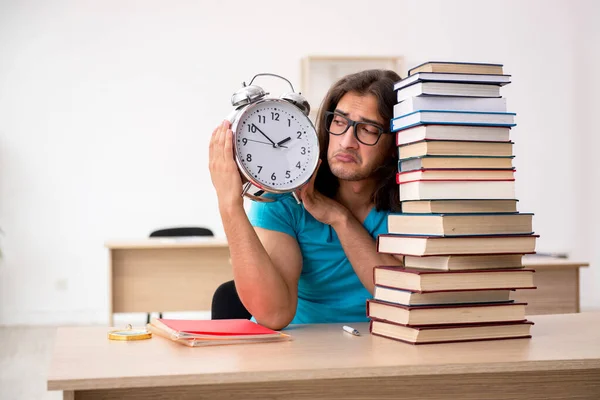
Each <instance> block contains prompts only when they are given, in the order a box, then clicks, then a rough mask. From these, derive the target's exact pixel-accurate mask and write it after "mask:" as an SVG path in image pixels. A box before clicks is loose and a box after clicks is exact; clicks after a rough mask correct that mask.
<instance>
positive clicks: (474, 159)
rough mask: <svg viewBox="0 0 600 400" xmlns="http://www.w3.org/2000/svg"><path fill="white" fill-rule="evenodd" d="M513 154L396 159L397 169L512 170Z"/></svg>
mask: <svg viewBox="0 0 600 400" xmlns="http://www.w3.org/2000/svg"><path fill="white" fill-rule="evenodd" d="M513 158H514V156H507V157H484V156H419V157H412V158H405V159H404V160H399V161H398V171H399V172H408V171H417V170H428V169H429V170H464V171H468V170H490V169H493V170H510V171H514V170H515V168H514V166H513Z"/></svg>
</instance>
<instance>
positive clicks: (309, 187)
mask: <svg viewBox="0 0 600 400" xmlns="http://www.w3.org/2000/svg"><path fill="white" fill-rule="evenodd" d="M319 166H320V163H319ZM316 175H317V174H316V173H315V174H314V175H313V177H312V178H311V179H310V181H309V182H308V183H307V184H306V186H304V187H303V188H302V189H300V196H301V197H302V201H303V203H304V207H305V208H306V210H307V211H308V212H309V213H310V214H311V215H312V216H313V217H315V219H317V220H318V221H321V222H322V223H324V224H328V225H331V226H332V227H333V229H335V232H336V233H337V235H338V238H339V239H340V243H341V244H342V248H343V249H344V253H346V256H347V257H348V260H349V261H350V264H351V265H352V268H354V272H356V275H357V276H358V278H359V279H360V281H361V283H362V284H363V286H364V287H365V288H367V290H368V291H369V292H371V294H373V292H374V290H375V283H374V282H373V268H374V267H375V266H377V265H402V261H400V260H399V259H397V258H396V257H394V256H392V255H390V254H383V253H378V252H377V246H376V244H375V240H374V239H373V238H372V237H371V235H369V232H367V230H366V229H365V228H364V226H363V225H362V224H361V223H360V222H359V221H358V220H357V219H356V217H354V215H352V213H351V212H350V211H349V210H348V209H347V208H346V207H344V206H343V205H341V204H340V203H338V202H337V201H335V200H332V199H330V198H328V197H326V196H324V195H323V194H321V193H319V192H318V191H317V190H315V179H316Z"/></svg>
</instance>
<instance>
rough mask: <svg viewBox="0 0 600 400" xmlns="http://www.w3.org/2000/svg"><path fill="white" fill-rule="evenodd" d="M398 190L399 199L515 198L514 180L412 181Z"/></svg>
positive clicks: (400, 186) (401, 185)
mask: <svg viewBox="0 0 600 400" xmlns="http://www.w3.org/2000/svg"><path fill="white" fill-rule="evenodd" d="M399 190H400V201H407V200H444V199H453V200H461V199H462V200H492V199H494V200H503V199H506V200H510V199H515V182H514V181H414V182H407V183H402V184H400V185H399Z"/></svg>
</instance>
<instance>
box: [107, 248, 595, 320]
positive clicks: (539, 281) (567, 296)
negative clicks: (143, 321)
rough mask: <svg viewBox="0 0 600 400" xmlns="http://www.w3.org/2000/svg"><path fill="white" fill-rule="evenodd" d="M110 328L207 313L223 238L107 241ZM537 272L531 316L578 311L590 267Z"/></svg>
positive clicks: (534, 263) (558, 264)
mask: <svg viewBox="0 0 600 400" xmlns="http://www.w3.org/2000/svg"><path fill="white" fill-rule="evenodd" d="M106 247H107V248H108V249H109V252H110V266H109V277H110V278H109V282H110V288H109V291H110V292H109V297H108V298H109V301H110V304H109V325H112V316H113V313H120V312H152V311H206V310H210V308H211V301H212V295H213V293H214V291H215V290H216V289H217V287H218V286H219V285H220V284H221V283H223V282H226V281H229V280H231V279H233V273H232V270H231V264H230V262H229V247H228V246H227V242H226V241H225V240H223V239H214V238H193V239H192V238H169V239H164V238H150V239H142V240H135V241H131V240H130V241H123V240H121V241H109V242H107V243H106ZM523 260H524V261H523V263H524V265H525V266H526V267H530V268H535V269H536V273H535V275H534V279H535V284H536V285H537V287H538V288H537V289H536V290H521V291H516V292H515V295H514V298H515V299H516V300H521V301H526V302H528V303H529V305H528V307H527V313H528V314H529V315H533V314H558V313H573V312H579V268H580V267H586V266H588V264H587V263H584V262H577V261H572V260H565V259H556V258H551V257H539V256H526V257H524V259H523Z"/></svg>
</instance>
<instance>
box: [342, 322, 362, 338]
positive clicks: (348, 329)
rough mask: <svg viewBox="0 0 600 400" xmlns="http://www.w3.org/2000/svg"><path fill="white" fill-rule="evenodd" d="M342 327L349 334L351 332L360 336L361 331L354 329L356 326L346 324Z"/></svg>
mask: <svg viewBox="0 0 600 400" xmlns="http://www.w3.org/2000/svg"><path fill="white" fill-rule="evenodd" d="M342 329H344V331H345V332H348V333H349V334H351V335H354V336H360V332H359V331H357V330H356V329H354V328H353V327H351V326H348V325H344V327H343V328H342Z"/></svg>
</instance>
